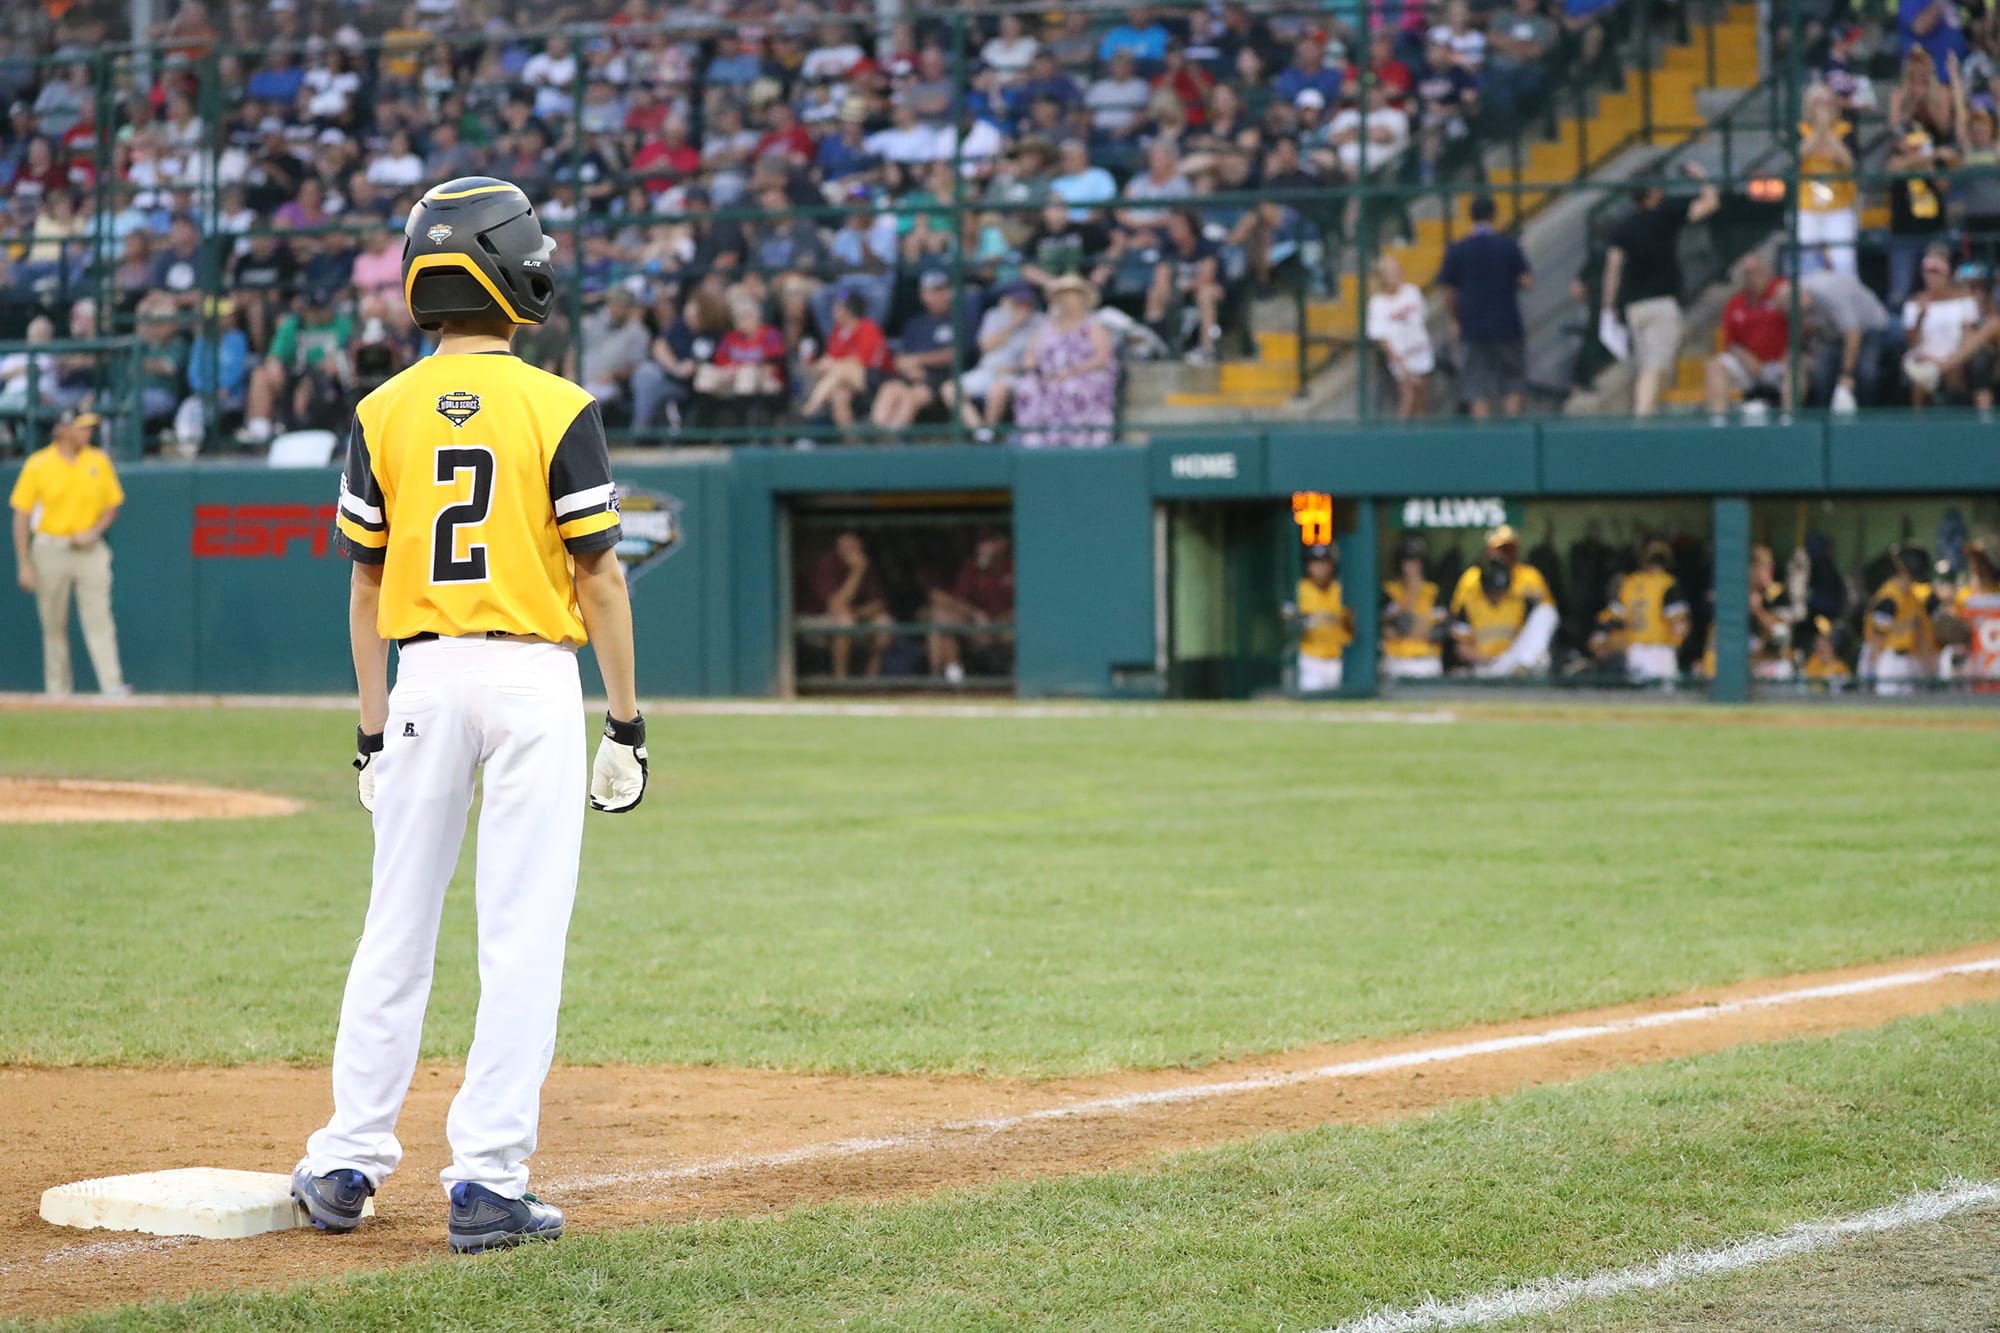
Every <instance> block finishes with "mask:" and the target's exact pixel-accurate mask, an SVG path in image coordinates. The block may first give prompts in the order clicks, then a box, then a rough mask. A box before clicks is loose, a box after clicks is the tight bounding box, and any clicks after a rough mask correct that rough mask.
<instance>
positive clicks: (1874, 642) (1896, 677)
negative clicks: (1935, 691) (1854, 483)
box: [1861, 543, 1938, 695]
mask: <svg viewBox="0 0 2000 1333" xmlns="http://www.w3.org/2000/svg"><path fill="white" fill-rule="evenodd" d="M1889 562H1890V564H1889V577H1888V578H1887V579H1886V580H1884V581H1883V583H1882V585H1881V586H1880V587H1879V588H1877V589H1876V590H1875V595H1874V596H1873V597H1871V598H1870V599H1869V601H1868V619H1867V622H1866V632H1867V637H1866V641H1865V643H1864V645H1863V647H1862V651H1861V675H1862V676H1863V677H1864V678H1867V679H1872V680H1874V682H1875V693H1877V694H1882V695H1902V694H1911V693H1914V692H1915V685H1914V682H1916V681H1919V680H1927V679H1929V678H1930V676H1931V675H1932V673H1933V672H1934V671H1935V670H1936V667H1937V653H1938V644H1937V634H1936V631H1935V630H1934V629H1933V628H1932V625H1931V617H1932V616H1933V615H1935V614H1936V613H1937V609H1938V600H1937V596H1936V594H1935V592H1934V591H1933V589H1932V588H1931V585H1930V582H1929V576H1930V558H1929V557H1928V556H1927V555H1926V554H1925V553H1924V552H1923V551H1922V550H1920V549H1918V548H1917V547H1914V546H1904V545H1902V544H1901V543H1898V544H1897V545H1895V546H1893V547H1891V548H1890V549H1889Z"/></svg>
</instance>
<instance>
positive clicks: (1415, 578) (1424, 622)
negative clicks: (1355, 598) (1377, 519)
mask: <svg viewBox="0 0 2000 1333" xmlns="http://www.w3.org/2000/svg"><path fill="white" fill-rule="evenodd" d="M1396 555H1397V576H1396V580H1395V581H1394V582H1393V583H1385V584H1383V585H1382V673H1383V674H1384V675H1386V676H1390V677H1393V678H1396V679H1399V680H1435V679H1437V678H1438V677H1439V676H1442V675H1443V674H1444V654H1443V645H1444V622H1445V616H1444V607H1443V605H1442V604H1441V603H1440V602H1439V600H1438V586H1437V584H1435V583H1432V582H1431V581H1430V580H1429V579H1428V578H1426V577H1424V561H1425V557H1426V556H1428V555H1429V549H1428V547H1427V546H1426V544H1425V542H1424V539H1423V538H1422V537H1421V536H1418V535H1417V534H1415V533H1412V534H1410V535H1409V536H1407V537H1405V538H1403V540H1402V543H1401V544H1400V545H1399V546H1398V547H1397V552H1396Z"/></svg>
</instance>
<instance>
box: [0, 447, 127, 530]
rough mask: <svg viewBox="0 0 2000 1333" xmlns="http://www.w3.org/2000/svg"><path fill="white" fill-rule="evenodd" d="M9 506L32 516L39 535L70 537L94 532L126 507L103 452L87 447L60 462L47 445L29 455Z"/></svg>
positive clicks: (57, 452) (59, 453) (115, 474)
mask: <svg viewBox="0 0 2000 1333" xmlns="http://www.w3.org/2000/svg"><path fill="white" fill-rule="evenodd" d="M8 503H9V504H11V505H12V506H13V507H14V509H15V510H16V511H17V512H19V513H23V514H28V515H30V516H31V518H30V522H32V523H33V524H34V529H35V531H36V532H38V533H40V534H41V535H42V536H44V537H74V536H76V534H77V533H79V532H88V531H90V530H91V529H92V528H94V527H96V526H97V520H98V519H100V518H103V517H104V513H105V511H106V510H108V509H116V508H117V507H118V506H119V505H122V504H124V503H125V488H124V487H123V486H121V485H119V484H118V472H117V469H115V468H113V467H112V466H111V456H110V455H109V454H107V453H105V452H104V451H103V450H102V449H98V448H94V447H92V446H90V445H87V444H86V445H85V446H84V447H83V448H81V449H79V450H77V451H76V457H75V458H64V457H63V452H62V450H61V449H58V448H57V447H56V446H55V445H53V444H51V445H46V446H44V447H42V448H40V449H37V450H35V452H33V453H32V454H29V455H28V461H27V462H25V463H23V464H22V465H21V475H20V476H18V477H16V478H15V479H14V494H13V498H12V499H10V500H9V501H8Z"/></svg>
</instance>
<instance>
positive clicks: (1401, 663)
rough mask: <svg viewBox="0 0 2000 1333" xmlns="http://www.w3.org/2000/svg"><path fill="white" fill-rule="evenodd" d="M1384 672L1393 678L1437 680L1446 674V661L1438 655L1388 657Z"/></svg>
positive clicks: (1383, 662) (1383, 668)
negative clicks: (1437, 656)
mask: <svg viewBox="0 0 2000 1333" xmlns="http://www.w3.org/2000/svg"><path fill="white" fill-rule="evenodd" d="M1382 674H1383V675H1385V676H1387V677H1389V678H1390V679H1391V680H1436V679H1437V678H1438V677H1440V676H1442V675H1443V674H1444V662H1443V661H1442V660H1441V659H1439V658H1436V657H1387V656H1385V657H1384V658H1383V659H1382Z"/></svg>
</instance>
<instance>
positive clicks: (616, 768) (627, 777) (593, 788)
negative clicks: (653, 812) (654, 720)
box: [590, 713, 646, 815]
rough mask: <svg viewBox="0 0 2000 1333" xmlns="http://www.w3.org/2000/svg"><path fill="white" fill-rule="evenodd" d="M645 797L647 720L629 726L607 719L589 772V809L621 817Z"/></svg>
mask: <svg viewBox="0 0 2000 1333" xmlns="http://www.w3.org/2000/svg"><path fill="white" fill-rule="evenodd" d="M645 794H646V718H645V716H644V715H643V714H641V715H639V716H636V717H634V718H633V719H632V720H631V721H630V722H620V721H618V720H617V719H616V718H614V717H612V716H611V714H609V713H606V714H605V715H604V739H603V740H601V741H599V742H598V743H597V762H596V763H594V764H592V765H591V768H590V808H591V809H593V810H602V811H603V812H604V813H606V814H608V815H622V814H624V813H625V812H626V811H627V810H630V809H632V808H633V807H634V806H636V805H638V804H639V801H640V799H641V798H643V797H644V796H645Z"/></svg>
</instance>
